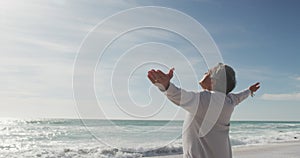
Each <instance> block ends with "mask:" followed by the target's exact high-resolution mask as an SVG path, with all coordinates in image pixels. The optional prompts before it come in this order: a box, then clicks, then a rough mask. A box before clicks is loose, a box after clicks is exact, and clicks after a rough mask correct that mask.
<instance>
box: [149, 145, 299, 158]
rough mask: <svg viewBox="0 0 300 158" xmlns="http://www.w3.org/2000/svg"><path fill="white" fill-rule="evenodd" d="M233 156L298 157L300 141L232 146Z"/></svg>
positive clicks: (249, 157)
mask: <svg viewBox="0 0 300 158" xmlns="http://www.w3.org/2000/svg"><path fill="white" fill-rule="evenodd" d="M233 157H234V158H300V141H299V142H288V143H275V144H268V145H252V146H244V147H233ZM152 158H182V155H168V156H159V157H152Z"/></svg>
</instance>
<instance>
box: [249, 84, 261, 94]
mask: <svg viewBox="0 0 300 158" xmlns="http://www.w3.org/2000/svg"><path fill="white" fill-rule="evenodd" d="M259 84H260V83H259V82H257V83H255V84H253V85H252V86H250V87H249V90H250V91H251V96H252V97H253V96H254V92H256V91H257V90H258V89H259V88H260V85H259Z"/></svg>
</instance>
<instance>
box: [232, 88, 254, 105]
mask: <svg viewBox="0 0 300 158" xmlns="http://www.w3.org/2000/svg"><path fill="white" fill-rule="evenodd" d="M250 94H251V91H250V90H249V89H246V90H244V91H241V92H239V93H230V94H228V97H230V98H231V99H232V101H233V103H232V104H233V105H238V104H239V103H241V102H242V101H243V100H245V99H246V98H247V97H248V96H249V95H250Z"/></svg>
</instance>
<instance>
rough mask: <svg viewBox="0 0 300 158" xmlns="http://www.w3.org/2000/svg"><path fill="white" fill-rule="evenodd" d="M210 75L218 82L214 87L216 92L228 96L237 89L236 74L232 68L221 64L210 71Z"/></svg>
mask: <svg viewBox="0 0 300 158" xmlns="http://www.w3.org/2000/svg"><path fill="white" fill-rule="evenodd" d="M209 73H210V77H211V78H212V79H214V80H215V81H216V82H215V84H214V85H213V90H214V91H219V92H223V93H226V94H228V93H230V92H231V91H232V90H233V89H234V88H235V85H236V79H235V72H234V70H233V68H231V67H230V66H228V65H225V64H222V63H219V64H218V65H217V66H215V67H213V68H212V69H210V70H209Z"/></svg>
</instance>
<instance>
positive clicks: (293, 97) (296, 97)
mask: <svg viewBox="0 0 300 158" xmlns="http://www.w3.org/2000/svg"><path fill="white" fill-rule="evenodd" d="M261 98H262V99H264V100H289V101H300V93H286V94H284V93H283V94H263V95H262V96H261Z"/></svg>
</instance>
